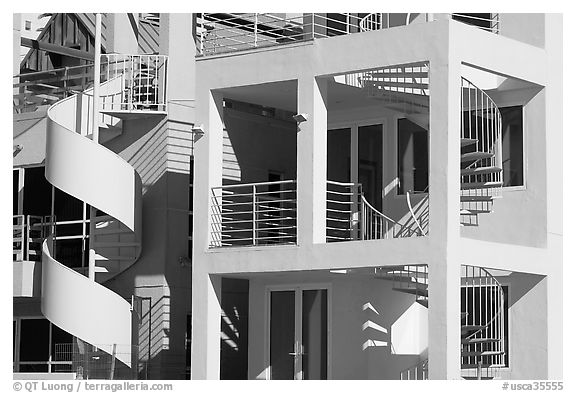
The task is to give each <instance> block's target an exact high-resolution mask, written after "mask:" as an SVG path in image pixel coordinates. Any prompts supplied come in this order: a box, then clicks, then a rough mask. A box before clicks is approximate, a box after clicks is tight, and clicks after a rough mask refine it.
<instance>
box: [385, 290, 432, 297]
mask: <svg viewBox="0 0 576 393" xmlns="http://www.w3.org/2000/svg"><path fill="white" fill-rule="evenodd" d="M392 290H394V291H398V292H404V293H409V294H411V295H416V296H424V297H428V290H427V289H417V288H392Z"/></svg>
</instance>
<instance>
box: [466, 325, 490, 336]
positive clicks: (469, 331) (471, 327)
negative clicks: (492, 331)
mask: <svg viewBox="0 0 576 393" xmlns="http://www.w3.org/2000/svg"><path fill="white" fill-rule="evenodd" d="M484 329H486V326H484V325H462V326H461V327H460V332H461V334H462V336H464V337H467V336H469V335H471V334H474V333H476V332H479V331H480V330H484Z"/></svg>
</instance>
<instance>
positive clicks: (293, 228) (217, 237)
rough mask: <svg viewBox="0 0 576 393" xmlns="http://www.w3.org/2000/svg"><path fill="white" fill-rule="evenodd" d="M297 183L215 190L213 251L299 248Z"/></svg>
mask: <svg viewBox="0 0 576 393" xmlns="http://www.w3.org/2000/svg"><path fill="white" fill-rule="evenodd" d="M296 214H297V210H296V181H295V180H285V181H276V182H265V183H250V184H236V185H230V186H223V187H214V188H212V204H211V211H210V217H211V221H210V227H211V228H210V248H217V247H230V246H235V247H238V246H265V245H278V244H296V234H297V233H296V232H297V225H296Z"/></svg>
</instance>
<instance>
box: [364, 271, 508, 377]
mask: <svg viewBox="0 0 576 393" xmlns="http://www.w3.org/2000/svg"><path fill="white" fill-rule="evenodd" d="M374 278H377V279H382V280H389V281H392V290H394V291H398V292H402V293H407V294H410V295H414V296H415V301H416V302H417V303H419V304H421V305H422V306H424V307H428V296H429V294H428V266H427V265H401V266H385V267H380V268H377V269H376V270H375V272H374ZM504 303H505V293H504V289H503V287H502V285H501V284H500V282H499V281H498V279H497V278H496V277H494V275H493V274H491V273H490V272H489V271H488V270H487V269H485V268H482V267H478V266H467V265H463V266H462V270H461V302H460V304H461V308H460V311H461V314H460V316H461V322H460V324H461V327H460V328H461V369H462V371H463V373H468V371H471V372H472V373H474V372H475V373H476V375H475V376H470V374H468V376H466V377H465V378H466V379H481V378H482V379H486V378H490V375H489V372H488V371H489V370H494V369H498V368H502V367H505V366H506V356H507V348H506V343H505V321H504V319H505V310H506V309H505V304H504ZM421 364H423V363H422V362H420V363H418V364H416V365H414V366H412V367H410V368H408V369H406V370H404V371H403V372H402V373H401V379H416V377H417V376H418V373H416V372H415V370H417V369H418V367H419V366H420V365H421ZM483 374H486V375H487V377H484V376H483Z"/></svg>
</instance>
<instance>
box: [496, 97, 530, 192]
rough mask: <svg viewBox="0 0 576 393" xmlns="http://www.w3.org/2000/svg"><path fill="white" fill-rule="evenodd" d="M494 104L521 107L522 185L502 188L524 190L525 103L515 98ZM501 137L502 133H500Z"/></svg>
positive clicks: (507, 190) (525, 180)
mask: <svg viewBox="0 0 576 393" xmlns="http://www.w3.org/2000/svg"><path fill="white" fill-rule="evenodd" d="M496 105H497V106H498V109H500V108H510V107H515V106H519V107H521V108H522V185H519V186H502V190H503V191H506V192H509V191H526V186H527V180H528V179H527V177H526V175H527V171H526V169H527V168H526V167H527V161H526V137H527V134H526V132H525V130H526V103H525V102H521V101H517V100H511V101H506V102H503V103H499V102H497V103H496ZM501 138H503V135H501ZM502 176H504V174H502ZM502 180H504V178H502Z"/></svg>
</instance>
